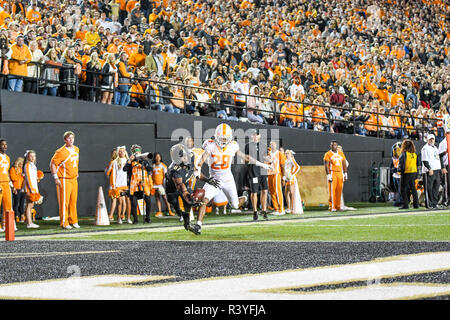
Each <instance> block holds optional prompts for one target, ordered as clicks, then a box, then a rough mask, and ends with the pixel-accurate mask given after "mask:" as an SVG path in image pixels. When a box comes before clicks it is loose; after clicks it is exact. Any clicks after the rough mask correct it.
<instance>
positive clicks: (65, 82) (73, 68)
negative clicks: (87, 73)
mask: <svg viewBox="0 0 450 320" xmlns="http://www.w3.org/2000/svg"><path fill="white" fill-rule="evenodd" d="M61 62H62V64H63V65H62V68H61V69H60V72H59V80H60V81H61V82H62V85H61V86H60V89H61V95H62V96H63V97H66V98H74V97H75V94H76V90H77V86H76V83H77V81H78V76H79V75H80V74H81V64H82V62H81V60H79V59H77V58H76V57H75V50H74V49H73V48H67V49H66V50H65V51H64V53H63V54H62V57H61Z"/></svg>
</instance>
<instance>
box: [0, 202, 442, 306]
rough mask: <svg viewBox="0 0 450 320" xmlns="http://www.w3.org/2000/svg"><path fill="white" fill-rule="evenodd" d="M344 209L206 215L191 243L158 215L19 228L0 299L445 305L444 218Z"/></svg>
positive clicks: (0, 260)
mask: <svg viewBox="0 0 450 320" xmlns="http://www.w3.org/2000/svg"><path fill="white" fill-rule="evenodd" d="M349 205H352V206H354V207H356V210H355V211H346V212H339V213H329V212H328V211H326V210H323V209H322V208H308V209H307V210H305V213H304V214H302V215H289V214H286V215H284V216H273V215H269V219H268V220H267V221H264V220H263V219H262V217H260V218H259V220H258V221H253V219H252V214H251V213H232V214H227V215H223V214H219V215H217V214H215V213H210V214H208V215H207V216H206V218H205V220H204V224H203V228H202V234H201V235H199V236H196V235H194V234H192V233H190V232H187V231H185V230H184V228H183V227H182V223H181V222H179V221H178V219H177V218H175V217H167V216H166V217H161V218H156V217H152V224H150V225H148V224H142V223H140V224H138V225H128V224H124V225H118V224H117V223H114V222H113V223H112V224H111V225H110V226H104V227H98V226H94V220H93V218H83V219H81V221H80V225H81V229H78V230H67V231H66V230H64V231H63V230H61V229H59V227H58V221H54V220H50V221H41V220H38V222H37V223H38V224H40V225H41V228H40V229H38V230H26V229H24V226H23V225H21V224H19V225H18V227H19V231H18V232H17V233H16V241H13V242H3V244H2V248H4V250H3V251H2V252H1V253H0V266H2V269H1V270H2V271H1V272H0V297H2V298H4V299H88V300H91V299H92V300H96V299H106V300H110V299H112V300H115V299H148V300H155V299H156V300H159V299H162V300H167V299H172V300H173V299H194V300H197V299H198V300H241V299H244V300H261V301H263V300H266V299H269V300H291V299H307V300H316V299H321V300H323V299H325V300H330V299H332V300H335V299H345V300H354V299H357V300H359V299H363V300H366V299H367V300H372V299H382V300H384V299H445V300H448V299H449V297H450V277H449V275H450V242H449V240H450V219H449V218H450V210H433V211H424V210H421V209H417V210H409V211H402V210H398V209H397V208H395V207H390V206H386V205H383V204H363V203H358V204H349ZM140 218H141V219H142V217H140Z"/></svg>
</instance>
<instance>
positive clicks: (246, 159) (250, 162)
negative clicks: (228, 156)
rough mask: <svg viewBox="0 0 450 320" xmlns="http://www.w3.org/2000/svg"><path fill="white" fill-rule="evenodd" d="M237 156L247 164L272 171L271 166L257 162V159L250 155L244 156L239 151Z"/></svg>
mask: <svg viewBox="0 0 450 320" xmlns="http://www.w3.org/2000/svg"><path fill="white" fill-rule="evenodd" d="M236 154H237V156H238V157H239V158H241V159H242V160H244V161H245V162H248V163H249V164H254V165H255V166H258V167H261V168H263V169H266V170H270V169H272V166H271V165H268V164H265V163H262V162H260V161H258V160H256V159H255V158H253V157H251V156H250V155H248V154H247V155H246V154H244V153H243V152H241V151H238V152H237V153H236Z"/></svg>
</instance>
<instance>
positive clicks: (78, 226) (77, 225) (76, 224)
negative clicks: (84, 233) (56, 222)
mask: <svg viewBox="0 0 450 320" xmlns="http://www.w3.org/2000/svg"><path fill="white" fill-rule="evenodd" d="M72 227H74V228H75V229H80V225H79V224H78V223H74V224H73V225H72Z"/></svg>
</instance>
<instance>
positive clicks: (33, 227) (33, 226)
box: [27, 223, 39, 229]
mask: <svg viewBox="0 0 450 320" xmlns="http://www.w3.org/2000/svg"><path fill="white" fill-rule="evenodd" d="M37 228H39V226H38V225H37V224H35V223H30V224H28V225H27V229H37Z"/></svg>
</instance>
